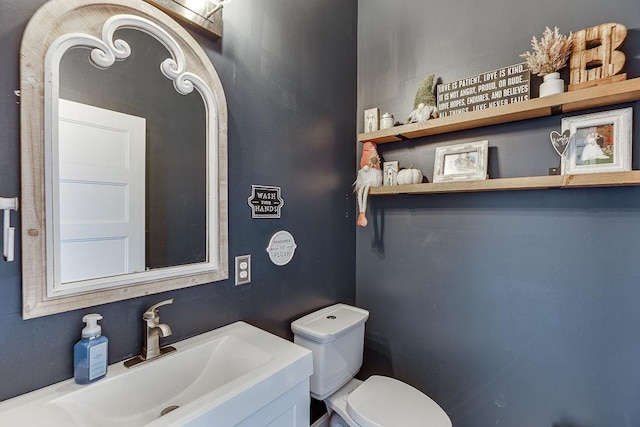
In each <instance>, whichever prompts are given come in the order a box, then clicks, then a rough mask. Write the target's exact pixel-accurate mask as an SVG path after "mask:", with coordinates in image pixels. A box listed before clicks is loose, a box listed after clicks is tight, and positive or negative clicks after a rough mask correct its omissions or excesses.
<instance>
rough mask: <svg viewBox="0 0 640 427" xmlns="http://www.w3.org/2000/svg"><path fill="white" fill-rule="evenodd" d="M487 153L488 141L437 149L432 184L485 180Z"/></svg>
mask: <svg viewBox="0 0 640 427" xmlns="http://www.w3.org/2000/svg"><path fill="white" fill-rule="evenodd" d="M488 152H489V141H488V140H483V141H474V142H465V143H463V144H455V145H448V146H444V147H437V148H436V159H435V165H434V170H433V182H434V183H439V182H451V181H482V180H485V179H487V157H488Z"/></svg>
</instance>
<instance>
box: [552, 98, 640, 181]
mask: <svg viewBox="0 0 640 427" xmlns="http://www.w3.org/2000/svg"><path fill="white" fill-rule="evenodd" d="M632 118H633V108H632V107H628V108H621V109H617V110H610V111H603V112H598V113H591V114H583V115H579V116H572V117H564V118H563V119H562V131H563V132H564V131H565V130H569V132H570V140H569V147H568V148H567V151H566V152H565V153H564V156H562V162H561V171H562V174H563V175H572V174H582V173H599V172H625V171H630V170H631V149H632V148H631V147H632V136H631V128H632ZM585 156H586V157H585Z"/></svg>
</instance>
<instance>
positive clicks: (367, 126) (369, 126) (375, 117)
mask: <svg viewBox="0 0 640 427" xmlns="http://www.w3.org/2000/svg"><path fill="white" fill-rule="evenodd" d="M378 129H380V109H379V108H369V109H368V110H364V132H365V133H367V132H374V131H376V130H378Z"/></svg>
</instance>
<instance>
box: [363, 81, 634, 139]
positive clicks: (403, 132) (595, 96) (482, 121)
mask: <svg viewBox="0 0 640 427" xmlns="http://www.w3.org/2000/svg"><path fill="white" fill-rule="evenodd" d="M637 100H640V78H635V79H631V80H624V81H621V82H617V83H609V84H606V85H602V86H595V87H591V88H587V89H580V90H575V91H572V92H564V93H559V94H557V95H551V96H547V97H544V98H535V99H530V100H529V101H523V102H519V103H516V104H510V105H503V106H500V107H494V108H489V109H487V110H480V111H471V112H468V113H464V114H457V115H453V116H449V117H442V118H437V119H430V120H429V121H427V122H425V123H411V124H408V125H401V126H395V127H393V128H389V129H381V130H378V131H375V132H367V133H361V134H358V141H359V142H365V141H373V142H375V143H376V144H384V143H387V142H397V141H402V140H406V139H414V138H420V137H423V136H429V135H439V134H443V133H449V132H456V131H460V130H465V129H474V128H479V127H483V126H490V125H496V124H501V123H509V122H515V121H519V120H526V119H533V118H536V117H546V116H551V115H554V114H562V113H569V112H572V111H580V110H586V109H588V108H597V107H605V106H608V105H614V104H621V103H623V102H632V101H637Z"/></svg>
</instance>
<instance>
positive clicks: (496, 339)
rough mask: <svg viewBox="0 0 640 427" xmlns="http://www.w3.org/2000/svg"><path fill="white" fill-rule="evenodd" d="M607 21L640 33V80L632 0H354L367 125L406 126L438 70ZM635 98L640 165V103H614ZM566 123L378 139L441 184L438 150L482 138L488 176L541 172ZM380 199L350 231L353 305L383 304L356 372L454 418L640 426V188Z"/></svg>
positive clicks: (488, 59) (475, 68) (490, 60)
mask: <svg viewBox="0 0 640 427" xmlns="http://www.w3.org/2000/svg"><path fill="white" fill-rule="evenodd" d="M605 22H619V23H622V24H624V25H626V26H627V27H628V28H629V34H628V36H627V39H626V41H625V44H624V49H623V51H624V52H625V53H626V56H627V66H626V71H627V73H628V75H629V77H630V78H636V77H640V13H639V9H638V3H637V1H636V0H612V1H609V2H606V3H603V2H599V1H596V0H566V1H562V2H557V1H551V0H540V1H535V2H529V1H521V0H518V1H509V0H490V1H484V2H478V1H471V0H461V1H452V2H422V1H417V0H399V1H397V2H388V1H382V0H365V1H359V10H358V102H357V103H358V131H359V132H362V129H363V127H362V123H363V119H362V117H361V116H362V111H363V110H364V109H368V108H372V107H380V109H381V113H384V112H385V111H389V112H391V113H393V114H395V116H396V119H397V120H402V121H404V120H406V117H408V115H409V112H410V111H411V109H412V105H413V98H414V96H415V92H416V89H417V88H418V85H419V83H420V81H421V80H422V79H423V78H424V77H425V76H426V75H427V74H429V73H432V72H433V73H436V75H437V76H438V77H440V78H441V79H442V80H443V81H445V82H447V81H452V80H457V79H459V78H464V77H470V76H473V75H476V74H479V73H482V72H485V71H490V70H494V69H497V68H500V67H504V66H507V65H511V64H515V63H518V62H520V61H521V58H519V54H520V53H522V52H524V51H526V50H529V49H530V48H531V47H530V40H531V36H532V35H534V34H536V35H538V36H540V35H541V34H542V31H543V30H544V29H545V27H546V26H550V27H551V28H553V27H554V26H558V27H559V28H560V30H561V31H562V32H563V33H568V32H569V31H576V30H580V29H583V28H587V27H590V26H594V25H598V24H601V23H605ZM538 83H539V79H538V78H536V79H534V80H533V86H537V84H538ZM623 106H624V107H626V106H632V107H633V108H634V115H635V118H634V120H633V126H634V131H633V139H634V141H635V142H634V146H633V148H634V154H633V166H634V169H638V168H639V167H640V162H639V159H640V155H639V154H640V145H639V144H638V141H640V120H639V117H640V109H639V108H638V107H639V103H638V102H635V103H631V104H624V105H622V106H613V107H609V108H606V109H615V108H619V107H623ZM585 113H586V112H585ZM577 114H582V113H577ZM560 120H561V117H559V116H555V117H552V118H545V119H535V120H528V121H524V122H518V123H513V124H505V125H497V126H490V127H485V128H480V129H475V130H469V131H464V132H457V133H452V134H448V135H441V136H437V137H432V138H423V139H419V140H413V141H409V142H404V143H396V144H386V145H381V146H380V150H381V154H382V155H383V156H384V158H385V159H386V160H399V161H400V162H401V164H402V165H404V166H405V167H406V166H409V165H410V164H412V163H413V164H414V165H416V166H417V167H419V168H421V169H422V170H423V171H424V172H425V175H426V176H427V177H429V179H430V180H431V179H432V176H433V162H434V160H433V159H434V151H435V147H436V146H440V145H446V144H451V143H457V142H463V141H475V140H483V139H488V140H489V146H490V147H491V148H490V155H489V174H490V176H491V177H514V176H528V175H546V174H547V173H548V172H547V170H548V168H549V167H552V166H557V165H558V159H559V158H558V156H557V154H555V152H554V151H553V150H552V149H551V146H550V142H549V132H550V131H551V130H553V129H558V130H559V129H560V125H561V121H560ZM354 144H355V143H354ZM369 209H370V214H369V224H370V225H369V227H368V228H366V229H360V230H358V231H357V237H356V253H357V255H356V258H357V261H356V262H357V267H356V302H357V304H358V305H360V306H362V307H364V308H366V309H368V310H370V312H371V315H370V318H369V321H368V323H367V342H366V344H367V353H366V354H365V361H366V362H365V363H366V366H365V369H364V370H363V371H362V372H361V375H362V376H365V377H366V376H367V375H369V374H371V373H373V372H379V373H386V374H393V375H396V376H397V377H398V378H401V379H402V380H404V381H407V382H408V383H410V384H412V385H414V386H416V387H417V388H419V389H420V390H422V391H423V392H425V393H427V394H429V395H430V396H431V397H432V398H433V399H434V400H435V401H437V402H438V403H439V404H440V405H441V406H442V407H443V408H444V409H445V410H446V411H447V412H448V413H449V415H450V417H451V419H452V421H453V425H454V426H456V427H466V426H468V427H478V426H490V425H500V426H518V427H529V426H531V427H533V426H536V427H538V426H554V427H569V426H571V427H577V426H585V427H586V426H638V425H640V407H639V406H638V396H639V392H640V386H639V384H640V369H638V366H639V365H638V364H639V361H640V337H639V335H638V330H640V310H638V306H639V304H640V263H638V259H637V254H638V253H639V250H640V188H637V187H629V188H594V189H576V190H559V189H558V190H544V191H542V190H541V191H518V192H495V193H471V194H443V195H429V196H396V197H392V196H386V197H377V198H374V199H372V200H371V204H370V206H369Z"/></svg>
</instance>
